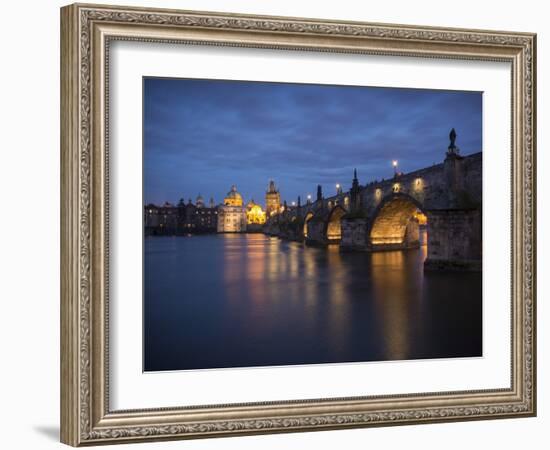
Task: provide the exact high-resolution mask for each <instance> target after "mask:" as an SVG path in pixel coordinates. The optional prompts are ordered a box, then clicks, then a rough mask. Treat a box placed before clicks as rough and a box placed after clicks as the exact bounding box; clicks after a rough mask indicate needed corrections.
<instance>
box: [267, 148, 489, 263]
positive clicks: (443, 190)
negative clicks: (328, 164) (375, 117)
mask: <svg viewBox="0 0 550 450" xmlns="http://www.w3.org/2000/svg"><path fill="white" fill-rule="evenodd" d="M481 206H482V154H481V152H480V153H475V154H472V155H469V156H461V155H460V154H459V151H458V149H457V148H456V146H455V145H454V139H453V138H451V145H450V146H449V148H448V150H447V153H446V157H445V159H444V161H443V162H442V163H440V164H435V165H433V166H431V167H427V168H424V169H420V170H417V171H414V172H410V173H406V174H404V173H397V174H396V175H395V176H394V177H393V178H392V179H389V180H383V181H380V182H378V181H374V182H371V183H368V184H366V185H359V181H358V179H357V173H354V178H353V181H352V185H351V188H350V189H349V190H348V191H343V190H340V192H338V194H337V195H335V196H332V197H328V198H323V196H322V192H321V188H320V186H319V187H318V192H317V199H316V200H315V201H311V200H308V202H307V203H306V204H305V205H302V204H300V202H298V205H296V206H291V207H288V206H286V205H285V207H284V208H283V211H282V212H280V213H278V214H276V215H274V216H272V217H270V218H269V220H268V221H267V223H266V225H265V227H264V232H265V233H267V234H270V235H274V236H279V237H281V238H283V239H289V240H295V241H304V242H305V243H306V244H308V245H318V246H325V245H330V244H336V245H339V246H340V249H341V250H342V251H346V250H348V251H349V250H360V251H387V250H398V249H399V250H401V249H409V248H417V247H419V246H420V244H421V235H422V234H423V231H424V230H425V231H426V232H427V246H428V257H427V259H426V261H425V263H424V264H425V266H424V267H425V269H457V270H481V248H482V222H481V219H482V217H481Z"/></svg>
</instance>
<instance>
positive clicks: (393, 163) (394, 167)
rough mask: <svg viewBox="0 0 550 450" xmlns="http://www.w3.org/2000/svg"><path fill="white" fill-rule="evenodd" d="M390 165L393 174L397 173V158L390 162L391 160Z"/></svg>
mask: <svg viewBox="0 0 550 450" xmlns="http://www.w3.org/2000/svg"><path fill="white" fill-rule="evenodd" d="M391 164H392V166H393V174H394V175H397V160H396V159H394V160H393V161H392V162H391Z"/></svg>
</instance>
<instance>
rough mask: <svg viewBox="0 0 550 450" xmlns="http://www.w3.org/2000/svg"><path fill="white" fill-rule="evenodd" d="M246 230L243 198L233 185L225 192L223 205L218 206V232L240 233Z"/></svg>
mask: <svg viewBox="0 0 550 450" xmlns="http://www.w3.org/2000/svg"><path fill="white" fill-rule="evenodd" d="M244 231H246V209H245V208H244V206H243V198H242V196H241V194H239V193H238V192H237V187H236V186H235V185H233V186H231V190H230V191H229V192H228V193H227V195H226V196H225V198H224V200H223V205H221V206H220V207H219V208H218V233H242V232H244Z"/></svg>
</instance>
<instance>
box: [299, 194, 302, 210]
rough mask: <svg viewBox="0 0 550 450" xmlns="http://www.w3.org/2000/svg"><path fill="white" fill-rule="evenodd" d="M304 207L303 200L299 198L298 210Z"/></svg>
mask: <svg viewBox="0 0 550 450" xmlns="http://www.w3.org/2000/svg"><path fill="white" fill-rule="evenodd" d="M301 206H302V199H301V198H300V196H298V208H300V207H301Z"/></svg>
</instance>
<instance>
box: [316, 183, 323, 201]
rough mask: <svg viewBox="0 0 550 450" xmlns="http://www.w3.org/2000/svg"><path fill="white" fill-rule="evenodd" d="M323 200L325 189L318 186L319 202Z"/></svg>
mask: <svg viewBox="0 0 550 450" xmlns="http://www.w3.org/2000/svg"><path fill="white" fill-rule="evenodd" d="M321 200H323V188H322V187H321V185H320V184H318V185H317V201H321Z"/></svg>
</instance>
